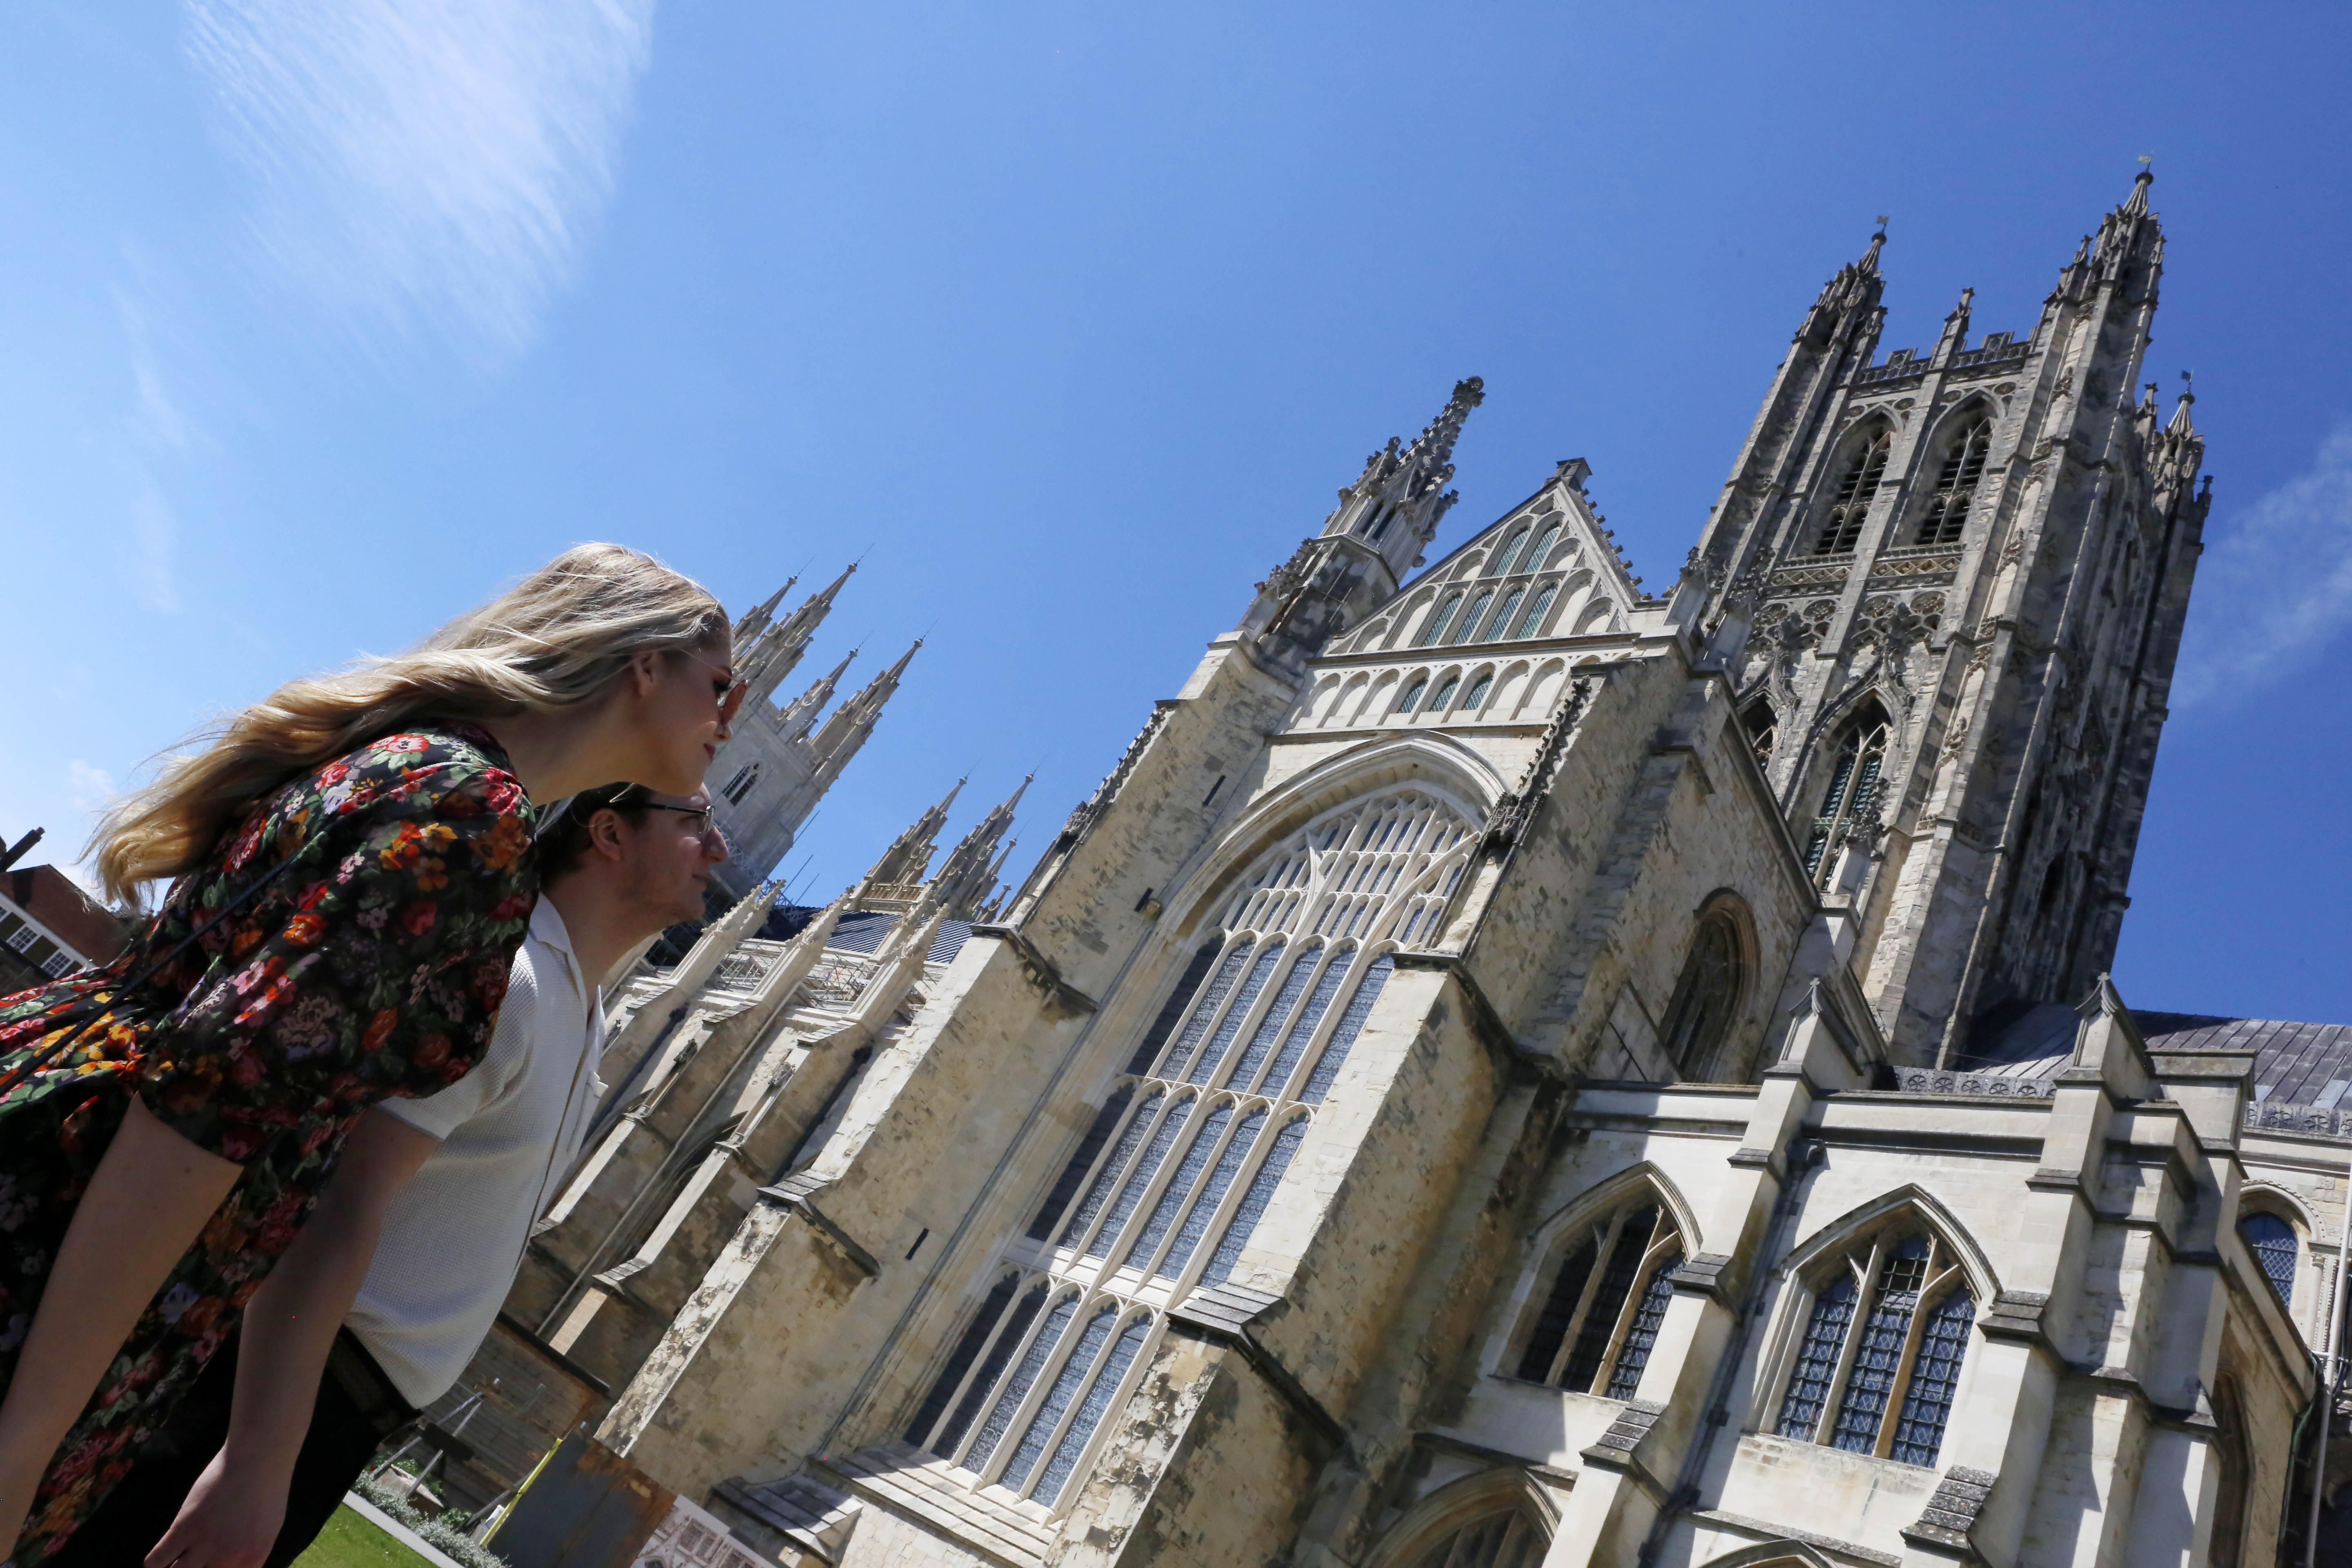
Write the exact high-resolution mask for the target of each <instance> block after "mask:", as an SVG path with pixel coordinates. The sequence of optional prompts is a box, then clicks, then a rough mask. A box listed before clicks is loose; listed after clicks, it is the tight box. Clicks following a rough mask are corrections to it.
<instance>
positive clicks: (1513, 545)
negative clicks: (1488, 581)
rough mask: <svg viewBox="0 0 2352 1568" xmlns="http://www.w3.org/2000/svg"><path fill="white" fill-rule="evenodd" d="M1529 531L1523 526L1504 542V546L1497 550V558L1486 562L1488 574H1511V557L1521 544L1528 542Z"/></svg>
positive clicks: (1499, 575)
mask: <svg viewBox="0 0 2352 1568" xmlns="http://www.w3.org/2000/svg"><path fill="white" fill-rule="evenodd" d="M1526 542H1528V530H1526V529H1524V528H1523V529H1521V530H1519V531H1517V533H1514V534H1513V535H1511V537H1510V538H1508V539H1507V540H1505V541H1504V542H1503V548H1501V549H1500V550H1497V551H1496V552H1495V558H1494V559H1493V560H1492V561H1490V562H1488V563H1486V575H1487V576H1489V577H1507V576H1509V575H1510V574H1511V557H1512V555H1513V554H1515V553H1516V552H1517V550H1518V548H1519V546H1520V545H1522V544H1525V543H1526Z"/></svg>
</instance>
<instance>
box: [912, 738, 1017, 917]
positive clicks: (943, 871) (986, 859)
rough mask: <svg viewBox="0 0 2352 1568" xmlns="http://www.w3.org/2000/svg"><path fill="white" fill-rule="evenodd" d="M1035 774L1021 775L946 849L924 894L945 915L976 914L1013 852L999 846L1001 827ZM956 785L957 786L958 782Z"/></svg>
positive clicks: (1009, 821)
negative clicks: (1010, 789) (958, 841)
mask: <svg viewBox="0 0 2352 1568" xmlns="http://www.w3.org/2000/svg"><path fill="white" fill-rule="evenodd" d="M1036 776H1037V775H1036V774H1034V773H1031V774H1030V775H1029V777H1028V778H1024V779H1023V780H1022V781H1021V784H1020V787H1019V788H1017V789H1015V790H1014V791H1013V793H1012V794H1011V795H1008V796H1006V797H1005V799H1004V800H1003V803H1002V804H1000V805H997V806H996V807H995V808H994V809H993V810H992V811H990V812H989V814H988V815H987V816H983V817H982V818H981V819H980V821H979V823H978V824H977V825H976V826H974V827H973V828H972V830H971V832H970V833H967V834H965V835H964V837H963V842H962V843H961V844H959V845H957V846H956V847H954V848H953V849H950V850H949V851H948V858H947V859H946V860H945V861H944V862H943V863H942V864H941V865H940V870H939V875H937V876H935V877H933V878H932V879H931V886H930V890H929V894H928V897H929V899H930V900H931V901H933V902H934V903H936V904H938V905H939V907H940V909H942V910H945V911H946V912H947V917H948V919H950V920H955V921H968V920H971V919H974V918H976V917H977V916H978V915H979V913H980V910H981V906H982V903H983V902H984V901H985V900H987V898H988V895H989V894H990V893H991V892H992V891H994V890H995V888H996V880H997V873H998V872H1000V871H1002V870H1003V868H1004V859H1005V857H1006V856H1008V855H1010V854H1012V853H1013V846H1012V845H1010V844H1006V845H1004V846H1003V848H1002V849H1001V850H1000V849H999V848H998V842H999V841H1000V840H1001V839H1003V837H1004V831H1005V829H1006V828H1009V827H1011V826H1013V810H1014V808H1015V807H1017V806H1019V805H1020V804H1021V796H1022V795H1023V794H1024V792H1026V791H1027V789H1028V788H1029V784H1030V781H1031V780H1033V779H1034V778H1035V777H1036ZM958 787H961V784H959V786H958Z"/></svg>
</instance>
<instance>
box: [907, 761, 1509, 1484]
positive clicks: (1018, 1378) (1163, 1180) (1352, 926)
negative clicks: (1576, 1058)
mask: <svg viewBox="0 0 2352 1568" xmlns="http://www.w3.org/2000/svg"><path fill="white" fill-rule="evenodd" d="M1474 843H1475V835H1474V834H1473V832H1472V829H1471V826H1470V825H1469V823H1468V822H1467V821H1466V820H1465V818H1464V817H1463V816H1461V814H1460V813H1458V812H1456V811H1455V810H1454V808H1453V807H1451V806H1450V805H1446V804H1445V803H1444V802H1443V801H1440V800H1438V799H1437V798H1435V797H1433V796H1432V795H1426V794H1423V793H1422V792H1420V791H1417V790H1403V791H1395V792H1391V793H1390V794H1388V795H1381V796H1378V797H1375V798H1373V799H1371V800H1369V801H1360V802H1358V803H1355V804H1353V805H1349V806H1345V807H1342V808H1340V809H1339V810H1337V811H1334V812H1332V813H1330V814H1328V815H1327V816H1323V817H1321V818H1318V819H1317V820H1316V821H1314V822H1312V823H1310V824H1308V825H1307V826H1306V827H1305V828H1303V829H1302V830H1300V831H1299V832H1297V833H1296V834H1294V835H1293V836H1292V837H1290V838H1289V839H1288V840H1286V842H1285V843H1283V844H1282V845H1280V846H1279V847H1276V849H1274V850H1273V851H1271V852H1269V853H1268V854H1267V855H1266V856H1265V857H1264V858H1262V859H1261V860H1260V861H1259V862H1258V864H1257V865H1256V866H1255V868H1253V869H1252V870H1251V871H1250V872H1249V873H1248V874H1247V875H1245V876H1244V877H1243V878H1242V879H1240V880H1239V883H1238V885H1237V887H1236V889H1235V890H1234V893H1233V894H1232V896H1231V898H1230V899H1229V900H1228V901H1227V903H1226V905H1225V907H1224V910H1223V919H1222V920H1221V921H1219V922H1218V934H1217V936H1216V937H1215V938H1214V940H1213V941H1211V942H1207V943H1205V944H1203V945H1202V947H1201V948H1200V949H1199V950H1198V951H1196V952H1194V953H1193V955H1192V958H1191V960H1190V961H1189V962H1188V963H1187V964H1186V965H1185V968H1184V971H1183V973H1182V974H1181V976H1180V977H1179V979H1178V981H1177V983H1176V986H1175V989H1174V991H1173V992H1172V993H1171V995H1170V996H1169V998H1168V1001H1167V1003H1166V1004H1165V1005H1163V1006H1162V1007H1161V1008H1160V1011H1159V1013H1158V1015H1157V1016H1156V1018H1155V1019H1154V1021H1153V1023H1152V1025H1151V1026H1150V1028H1149V1029H1148V1030H1147V1031H1145V1034H1144V1038H1143V1040H1142V1042H1141V1044H1140V1046H1139V1049H1138V1050H1137V1051H1136V1053H1135V1055H1134V1057H1133V1058H1131V1059H1130V1060H1129V1062H1128V1063H1127V1070H1126V1071H1125V1072H1123V1073H1122V1074H1121V1075H1120V1079H1119V1081H1118V1083H1116V1084H1115V1085H1114V1087H1113V1089H1112V1090H1111V1092H1110V1094H1109V1096H1108V1099H1107V1100H1106V1101H1105V1103H1104V1105H1103V1108H1102V1110H1101V1111H1100V1112H1099V1113H1097V1116H1096V1117H1095V1119H1094V1121H1093V1123H1092V1125H1091V1126H1090V1127H1089V1128H1088V1130H1087V1134H1086V1136H1085V1137H1084V1138H1082V1139H1081V1140H1080V1142H1079V1144H1078V1147H1077V1149H1076V1152H1074V1153H1073V1155H1072V1157H1071V1158H1070V1160H1069V1161H1068V1163H1066V1165H1065V1167H1064V1168H1063V1170H1062V1172H1061V1173H1060V1174H1059V1176H1058V1177H1057V1179H1056V1180H1055V1183H1054V1184H1053V1187H1052V1189H1051V1190H1050V1191H1049V1192H1048V1193H1047V1194H1046V1195H1045V1201H1044V1203H1043V1205H1041V1207H1040V1208H1039V1210H1038V1212H1037V1214H1036V1215H1035V1217H1034V1220H1033V1221H1032V1223H1031V1224H1030V1226H1029V1227H1028V1230H1027V1235H1026V1243H1024V1245H1027V1246H1028V1247H1029V1251H1028V1252H1027V1253H1025V1254H1019V1255H1016V1256H1017V1257H1019V1258H1025V1259H1026V1260H1025V1261H1023V1262H1021V1264H1020V1267H1018V1268H1016V1269H1015V1270H1013V1272H1009V1273H1007V1274H1006V1275H1005V1276H1004V1277H1003V1279H999V1280H998V1281H997V1283H996V1284H995V1285H994V1286H992V1288H991V1289H990V1290H989V1292H988V1294H987V1295H986V1296H985V1297H984V1298H983V1299H982V1301H981V1303H980V1306H979V1308H978V1310H976V1311H975V1312H974V1314H973V1316H972V1318H971V1321H970V1322H969V1323H968V1324H967V1325H966V1326H965V1328H964V1331H963V1334H962V1336H961V1338H960V1339H959V1340H958V1342H957V1343H956V1346H955V1349H954V1350H953V1351H952V1352H950V1355H949V1357H948V1359H947V1361H946V1362H945V1363H944V1364H943V1365H942V1366H941V1367H940V1371H939V1373H938V1374H937V1375H936V1377H935V1378H934V1380H933V1383H932V1385H931V1387H930V1389H929V1393H928V1394H927V1395H926V1397H925V1398H924V1401H923V1403H922V1405H921V1407H920V1408H919V1410H918V1411H917V1413H916V1415H915V1418H914V1422H913V1424H912V1426H910V1427H909V1428H908V1434H907V1441H908V1443H910V1444H912V1445H914V1446H916V1447H921V1448H925V1449H927V1450H929V1452H931V1453H934V1454H937V1455H939V1456H940V1458H944V1459H947V1460H948V1461H949V1462H950V1464H953V1465H955V1466H957V1467H959V1468H961V1469H963V1470H964V1471H966V1472H968V1473H969V1474H970V1475H971V1477H972V1478H973V1484H975V1485H980V1484H991V1483H992V1484H995V1485H998V1486H1002V1487H1004V1488H1006V1489H1009V1490H1011V1491H1013V1492H1014V1493H1016V1494H1017V1495H1020V1496H1023V1497H1025V1498H1028V1499H1030V1500H1033V1501H1036V1502H1039V1503H1043V1504H1045V1506H1047V1507H1049V1508H1050V1507H1053V1506H1055V1505H1056V1501H1057V1500H1058V1499H1059V1498H1060V1497H1061V1495H1062V1494H1063V1493H1064V1492H1065V1491H1066V1489H1068V1487H1069V1485H1070V1482H1071V1479H1072V1478H1073V1477H1074V1476H1075V1475H1076V1473H1077V1472H1078V1470H1079V1469H1080V1468H1082V1467H1083V1465H1084V1464H1085V1462H1086V1458H1087V1451H1088V1449H1089V1446H1090V1445H1091V1444H1093V1442H1094V1441H1095V1438H1096V1436H1097V1433H1098V1431H1099V1429H1100V1427H1101V1425H1102V1422H1103V1420H1104V1419H1105V1417H1106V1415H1107V1413H1108V1411H1109V1410H1110V1409H1112V1408H1114V1407H1115V1405H1116V1401H1117V1399H1118V1397H1119V1394H1120V1390H1121V1388H1122V1387H1123V1386H1124V1385H1125V1384H1126V1383H1127V1382H1128V1381H1129V1380H1130V1378H1131V1375H1132V1374H1133V1373H1134V1372H1135V1371H1136V1370H1137V1368H1138V1366H1139V1362H1140V1359H1141V1357H1142V1355H1143V1352H1144V1351H1145V1349H1146V1348H1147V1347H1148V1344H1149V1342H1150V1338H1151V1336H1152V1334H1153V1333H1154V1332H1155V1331H1156V1326H1157V1324H1158V1322H1159V1321H1160V1320H1159V1316H1158V1309H1159V1308H1160V1307H1161V1306H1163V1305H1168V1304H1173V1302H1174V1301H1176V1300H1179V1299H1181V1297H1182V1296H1183V1295H1184V1294H1185V1293H1186V1292H1187V1291H1188V1290H1191V1289H1201V1288H1203V1287H1206V1286H1212V1285H1216V1284H1221V1283H1223V1281H1224V1280H1226V1279H1229V1278H1231V1276H1232V1273H1233V1271H1234V1268H1236V1267H1237V1266H1238V1265H1239V1263H1240V1260H1241V1258H1242V1255H1243V1253H1244V1250H1245V1249H1246V1247H1248V1245H1249V1242H1250V1239H1251V1237H1252V1235H1253V1234H1254V1233H1255V1229H1256V1227H1257V1226H1258V1223H1259V1222H1260V1220H1261V1219H1263V1218H1264V1216H1265V1214H1266V1212H1267V1210H1268V1208H1269V1207H1270V1206H1271V1205H1272V1203H1273V1200H1274V1195H1275V1193H1276V1189H1277V1188H1278V1187H1279V1186H1280V1184H1281V1182H1282V1179H1283V1176H1284V1174H1285V1173H1286V1172H1287V1171H1288V1169H1289V1166H1290V1163H1291V1161H1292V1160H1293V1159H1294V1158H1295V1157H1296V1155H1297V1152H1298V1150H1299V1148H1300V1146H1301V1145H1302V1144H1303V1143H1304V1142H1305V1140H1306V1135H1307V1127H1308V1124H1309V1122H1310V1121H1312V1119H1313V1116H1314V1114H1315V1108H1316V1107H1318V1106H1319V1105H1321V1104H1322V1103H1323V1101H1324V1100H1325V1099H1326V1097H1327V1096H1328V1094H1329V1093H1330V1091H1331V1089H1332V1087H1333V1085H1334V1084H1335V1083H1336V1081H1337V1079H1338V1078H1339V1073H1340V1070H1341V1068H1342V1067H1343V1066H1344V1065H1345V1063H1346V1061H1347V1058H1348V1054H1349V1049H1350V1048H1351V1047H1353V1045H1354V1044H1355V1041H1356V1039H1357V1037H1359V1036H1360V1035H1361V1033H1362V1032H1363V1029H1364V1027H1365V1025H1366V1024H1367V1023H1368V1022H1369V1020H1370V1016H1371V1013H1372V1008H1373V1005H1374V1004H1375V1003H1376V1002H1377V1001H1378V1000H1379V997H1380V994H1381V989H1382V988H1383V987H1384V985H1385V984H1386V983H1387V981H1388V977H1389V975H1390V974H1391V973H1392V972H1393V970H1394V968H1395V961H1394V959H1393V957H1392V956H1391V955H1392V954H1393V953H1394V952H1396V951H1398V950H1399V949H1409V948H1413V947H1416V946H1423V945H1426V944H1427V943H1428V942H1431V941H1432V940H1433V939H1434V937H1435V935H1436V932H1437V929H1438V925H1439V921H1440V919H1441V917H1442V915H1443V912H1444V907H1445V904H1446V901H1447V900H1448V899H1449V898H1450V897H1451V895H1452V893H1453V890H1454V884H1455V883H1456V882H1457V881H1458V879H1460V877H1461V874H1462V870H1463V868H1464V866H1465V864H1466V862H1467V859H1468V856H1469V852H1470V850H1471V848H1472V847H1473V846H1474Z"/></svg>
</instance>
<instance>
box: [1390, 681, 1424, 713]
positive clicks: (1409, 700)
mask: <svg viewBox="0 0 2352 1568" xmlns="http://www.w3.org/2000/svg"><path fill="white" fill-rule="evenodd" d="M1428 689H1429V677H1427V676H1425V675H1416V676H1414V677H1413V678H1412V684H1411V685H1409V686H1407V687H1406V688H1405V689H1404V696H1403V697H1402V698H1401V699H1399V700H1398V702H1397V707H1396V710H1397V711H1398V712H1400V713H1410V712H1412V705H1413V704H1414V703H1416V702H1418V701H1420V700H1421V694H1422V693H1423V692H1424V691H1426V690H1428Z"/></svg>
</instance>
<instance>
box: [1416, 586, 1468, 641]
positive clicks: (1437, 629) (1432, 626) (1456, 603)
mask: <svg viewBox="0 0 2352 1568" xmlns="http://www.w3.org/2000/svg"><path fill="white" fill-rule="evenodd" d="M1461 606H1462V595H1460V594H1459V593H1454V594H1448V595H1446V596H1445V601H1444V603H1443V604H1441V605H1438V606H1437V608H1436V609H1435V610H1433V612H1431V614H1430V617H1429V624H1428V625H1427V626H1423V627H1422V629H1421V637H1420V640H1418V641H1417V642H1415V643H1414V644H1413V646H1414V647H1430V646H1432V645H1433V644H1434V643H1435V642H1436V641H1437V639H1438V637H1441V636H1442V635H1444V631H1445V623H1446V622H1448V621H1450V620H1452V619H1453V618H1454V611H1455V610H1457V609H1459V608H1461Z"/></svg>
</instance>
